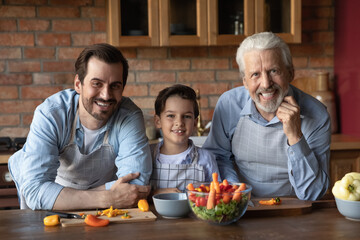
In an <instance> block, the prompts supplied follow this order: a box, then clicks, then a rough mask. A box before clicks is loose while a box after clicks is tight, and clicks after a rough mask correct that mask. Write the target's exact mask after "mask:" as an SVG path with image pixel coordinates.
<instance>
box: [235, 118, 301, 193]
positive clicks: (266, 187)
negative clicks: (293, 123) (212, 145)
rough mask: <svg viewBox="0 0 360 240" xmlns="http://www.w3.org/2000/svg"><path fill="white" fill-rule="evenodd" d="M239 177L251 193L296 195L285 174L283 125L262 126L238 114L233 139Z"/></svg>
mask: <svg viewBox="0 0 360 240" xmlns="http://www.w3.org/2000/svg"><path fill="white" fill-rule="evenodd" d="M231 144H232V152H233V154H234V157H235V162H236V165H237V167H238V170H239V174H240V176H239V177H240V181H242V182H245V183H248V184H250V185H251V186H252V187H253V190H252V193H251V194H252V195H254V196H255V197H256V196H261V197H276V196H287V195H295V191H294V189H293V188H292V186H291V183H290V180H289V175H288V157H287V149H288V144H287V138H286V135H285V134H284V132H283V129H282V127H281V128H276V127H264V126H261V125H260V124H256V123H255V122H253V121H251V120H250V118H249V117H248V116H245V117H242V118H240V120H239V122H238V124H237V126H236V129H235V132H234V136H233V139H232V143H231Z"/></svg>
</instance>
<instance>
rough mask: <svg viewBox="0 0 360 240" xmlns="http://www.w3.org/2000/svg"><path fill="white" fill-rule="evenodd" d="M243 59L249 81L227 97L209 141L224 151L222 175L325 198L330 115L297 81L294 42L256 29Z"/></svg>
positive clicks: (267, 193)
mask: <svg viewBox="0 0 360 240" xmlns="http://www.w3.org/2000/svg"><path fill="white" fill-rule="evenodd" d="M236 61H237V63H238V65H239V70H240V76H241V79H242V81H243V84H244V86H242V87H237V88H234V89H231V90H229V91H227V92H225V93H224V94H223V95H222V96H221V97H220V98H219V100H218V103H217V105H216V108H215V111H214V115H213V121H212V127H211V130H210V133H209V136H208V137H207V139H206V142H205V144H204V146H203V147H204V148H206V149H208V150H210V151H212V152H213V153H214V154H215V155H216V157H217V163H218V165H219V170H220V174H221V178H223V179H224V178H226V179H227V180H228V181H232V182H239V181H241V182H245V183H247V184H250V185H251V186H252V187H253V191H252V193H253V195H254V196H258V197H278V196H295V195H296V196H297V197H298V198H299V199H305V200H315V199H318V198H321V197H322V196H323V195H324V194H325V192H326V191H327V189H328V186H329V181H330V179H329V172H328V171H329V157H330V139H331V128H330V117H329V114H328V112H327V110H326V107H325V106H324V105H323V104H322V103H320V102H319V101H318V100H316V99H315V98H313V97H311V96H310V95H308V94H306V93H304V92H302V91H301V90H299V89H297V88H296V87H294V86H292V85H290V82H291V81H292V80H293V79H294V67H293V64H292V57H291V53H290V50H289V47H288V46H287V44H286V43H285V42H284V41H283V40H282V39H281V38H279V37H278V36H276V35H275V34H273V33H270V32H263V33H258V34H254V35H252V36H249V37H247V38H246V39H245V40H244V41H243V42H242V43H241V45H240V47H239V48H238V50H237V54H236ZM234 165H235V168H234Z"/></svg>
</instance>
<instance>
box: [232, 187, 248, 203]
mask: <svg viewBox="0 0 360 240" xmlns="http://www.w3.org/2000/svg"><path fill="white" fill-rule="evenodd" d="M245 189H246V184H245V183H242V184H241V185H240V187H239V188H238V189H236V190H235V192H234V195H233V198H232V200H235V201H237V202H240V200H241V198H242V196H241V195H242V194H241V192H242V191H244V190H245Z"/></svg>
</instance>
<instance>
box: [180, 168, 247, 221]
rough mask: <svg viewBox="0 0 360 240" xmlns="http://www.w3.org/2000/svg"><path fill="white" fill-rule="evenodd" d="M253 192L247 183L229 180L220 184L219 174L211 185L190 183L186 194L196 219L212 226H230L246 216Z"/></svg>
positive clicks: (214, 177)
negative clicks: (230, 181)
mask: <svg viewBox="0 0 360 240" xmlns="http://www.w3.org/2000/svg"><path fill="white" fill-rule="evenodd" d="M214 179H216V180H215V181H214ZM251 190H252V187H251V186H250V185H248V184H245V183H229V182H228V181H227V180H224V181H223V182H221V183H219V182H218V181H217V174H215V175H214V174H213V181H212V182H211V183H194V184H191V183H190V184H189V185H188V186H187V190H186V192H187V196H188V202H189V205H190V209H191V210H192V212H193V214H194V215H195V216H196V218H198V219H200V220H203V221H206V222H208V223H211V224H217V225H228V224H231V223H233V222H236V221H238V220H239V219H240V218H241V217H242V216H243V215H244V214H245V212H246V210H247V207H248V202H249V200H250V196H251Z"/></svg>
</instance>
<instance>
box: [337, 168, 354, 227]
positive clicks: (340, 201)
mask: <svg viewBox="0 0 360 240" xmlns="http://www.w3.org/2000/svg"><path fill="white" fill-rule="evenodd" d="M332 193H333V194H334V197H335V202H336V207H337V209H338V210H339V212H340V214H342V215H343V216H344V217H345V218H347V219H349V220H354V221H360V173H357V172H351V173H347V174H345V176H344V177H343V178H342V179H340V180H338V181H337V182H335V184H334V187H333V188H332Z"/></svg>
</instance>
